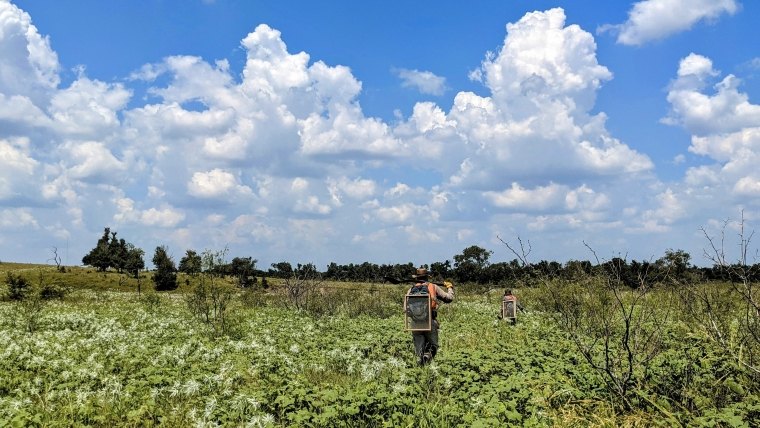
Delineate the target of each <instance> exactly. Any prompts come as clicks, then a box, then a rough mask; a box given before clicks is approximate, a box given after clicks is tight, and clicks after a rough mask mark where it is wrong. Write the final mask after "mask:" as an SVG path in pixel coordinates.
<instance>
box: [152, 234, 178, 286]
mask: <svg viewBox="0 0 760 428" xmlns="http://www.w3.org/2000/svg"><path fill="white" fill-rule="evenodd" d="M153 265H154V266H155V267H156V271H155V273H154V274H153V284H154V285H155V288H156V291H165V290H175V289H176V288H177V269H176V268H175V266H174V260H172V258H171V257H170V256H169V253H168V251H167V249H166V247H165V246H163V245H162V246H158V247H156V252H155V254H154V255H153Z"/></svg>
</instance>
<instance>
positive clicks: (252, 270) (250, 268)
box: [230, 257, 257, 288]
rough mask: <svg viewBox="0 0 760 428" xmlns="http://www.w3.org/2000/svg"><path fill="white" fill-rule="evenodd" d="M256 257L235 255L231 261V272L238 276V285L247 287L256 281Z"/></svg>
mask: <svg viewBox="0 0 760 428" xmlns="http://www.w3.org/2000/svg"><path fill="white" fill-rule="evenodd" d="M256 262H257V260H256V259H252V258H251V257H235V258H233V259H232V262H231V263H230V273H231V274H232V275H233V276H234V277H236V278H237V280H238V285H239V286H241V287H243V288H246V287H250V286H251V285H253V283H254V282H255V281H256V276H255V275H256Z"/></svg>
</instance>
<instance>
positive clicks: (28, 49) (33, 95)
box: [0, 1, 60, 105]
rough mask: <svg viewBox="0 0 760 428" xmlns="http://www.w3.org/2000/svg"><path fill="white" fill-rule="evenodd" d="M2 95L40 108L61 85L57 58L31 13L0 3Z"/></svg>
mask: <svg viewBox="0 0 760 428" xmlns="http://www.w3.org/2000/svg"><path fill="white" fill-rule="evenodd" d="M0 29H2V31H0V57H1V58H3V60H2V61H0V93H3V94H5V95H7V96H12V95H20V96H23V97H27V98H29V99H30V100H31V101H32V103H33V104H35V105H41V104H44V102H45V101H46V100H47V99H48V97H49V95H50V93H51V92H52V91H54V90H55V89H56V87H57V86H58V84H59V83H60V77H59V76H58V71H59V68H60V66H59V64H58V56H57V55H56V53H55V52H54V51H53V50H52V49H51V48H50V41H49V40H48V38H47V37H43V36H41V35H40V34H39V33H38V32H37V28H36V27H35V26H34V25H32V19H31V17H30V16H29V14H28V13H26V12H24V11H23V10H21V9H19V8H18V7H16V6H15V5H13V4H12V3H10V2H8V1H3V2H0Z"/></svg>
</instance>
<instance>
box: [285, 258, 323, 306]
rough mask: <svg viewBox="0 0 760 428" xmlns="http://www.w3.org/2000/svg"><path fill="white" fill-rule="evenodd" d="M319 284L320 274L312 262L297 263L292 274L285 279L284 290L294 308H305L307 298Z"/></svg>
mask: <svg viewBox="0 0 760 428" xmlns="http://www.w3.org/2000/svg"><path fill="white" fill-rule="evenodd" d="M321 284H322V275H321V274H320V273H319V271H318V270H317V268H316V266H314V264H313V263H307V264H305V265H302V264H300V263H299V264H298V266H297V267H296V269H295V270H294V271H293V274H292V275H291V276H290V277H289V278H286V279H285V291H286V293H287V295H288V300H290V303H291V304H292V305H293V306H294V307H295V308H296V309H306V308H307V306H308V304H309V299H310V298H311V296H312V294H313V293H314V292H315V291H316V290H317V289H318V288H319V287H320V285H321Z"/></svg>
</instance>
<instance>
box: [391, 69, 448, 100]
mask: <svg viewBox="0 0 760 428" xmlns="http://www.w3.org/2000/svg"><path fill="white" fill-rule="evenodd" d="M392 71H393V72H394V74H396V76H398V77H399V79H401V86H403V87H405V88H414V89H416V90H418V91H420V93H423V94H426V95H437V96H441V95H443V93H444V92H445V91H446V78H445V77H440V76H436V75H435V74H433V73H432V72H430V71H419V70H408V69H406V68H398V69H393V70H392Z"/></svg>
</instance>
